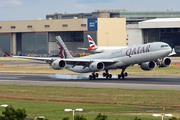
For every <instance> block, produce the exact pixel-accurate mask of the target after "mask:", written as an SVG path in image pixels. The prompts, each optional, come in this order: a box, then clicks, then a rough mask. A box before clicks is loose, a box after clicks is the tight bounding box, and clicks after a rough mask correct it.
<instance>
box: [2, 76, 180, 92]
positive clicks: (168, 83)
mask: <svg viewBox="0 0 180 120" xmlns="http://www.w3.org/2000/svg"><path fill="white" fill-rule="evenodd" d="M179 78H180V76H153V77H152V76H148V77H147V76H128V77H127V78H125V79H124V80H122V79H121V80H118V79H117V78H116V79H115V78H113V79H111V80H109V79H104V78H99V79H96V80H89V79H88V77H87V76H79V75H67V74H63V75H61V74H56V75H47V74H46V75H45V74H9V73H0V84H1V85H2V84H3V85H37V86H68V87H92V88H122V89H153V90H178V91H179V90H180V79H179Z"/></svg>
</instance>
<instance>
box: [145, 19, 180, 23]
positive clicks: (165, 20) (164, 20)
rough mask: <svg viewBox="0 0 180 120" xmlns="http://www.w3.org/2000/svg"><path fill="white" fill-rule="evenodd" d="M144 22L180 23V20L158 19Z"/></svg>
mask: <svg viewBox="0 0 180 120" xmlns="http://www.w3.org/2000/svg"><path fill="white" fill-rule="evenodd" d="M142 22H148V23H152V22H180V18H157V19H151V20H145V21H142Z"/></svg>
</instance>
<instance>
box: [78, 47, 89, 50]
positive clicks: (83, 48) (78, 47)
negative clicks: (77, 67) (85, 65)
mask: <svg viewBox="0 0 180 120" xmlns="http://www.w3.org/2000/svg"><path fill="white" fill-rule="evenodd" d="M77 49H78V50H88V48H80V47H78V48H77Z"/></svg>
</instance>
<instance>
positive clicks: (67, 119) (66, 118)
mask: <svg viewBox="0 0 180 120" xmlns="http://www.w3.org/2000/svg"><path fill="white" fill-rule="evenodd" d="M62 120H70V119H69V117H64V118H63V119H62Z"/></svg>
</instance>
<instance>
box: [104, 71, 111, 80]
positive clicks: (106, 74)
mask: <svg viewBox="0 0 180 120" xmlns="http://www.w3.org/2000/svg"><path fill="white" fill-rule="evenodd" d="M103 77H106V79H108V78H109V79H111V78H112V75H111V74H110V73H108V70H106V72H104V73H103Z"/></svg>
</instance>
